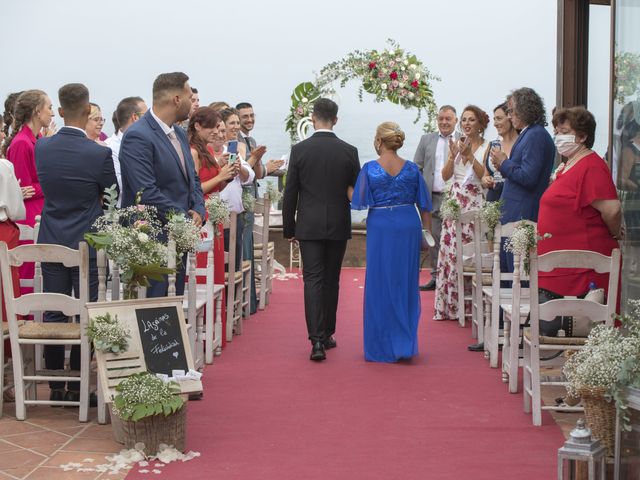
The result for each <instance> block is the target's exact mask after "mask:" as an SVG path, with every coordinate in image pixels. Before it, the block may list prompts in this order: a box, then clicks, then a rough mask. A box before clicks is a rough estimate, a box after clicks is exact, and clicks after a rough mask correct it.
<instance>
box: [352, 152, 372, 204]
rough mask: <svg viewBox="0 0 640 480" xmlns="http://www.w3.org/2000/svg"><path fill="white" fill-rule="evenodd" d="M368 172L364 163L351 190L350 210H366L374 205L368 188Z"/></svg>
mask: <svg viewBox="0 0 640 480" xmlns="http://www.w3.org/2000/svg"><path fill="white" fill-rule="evenodd" d="M368 172H369V168H368V164H367V163H365V164H364V167H362V169H361V170H360V174H359V175H358V180H357V181H356V186H355V187H354V188H353V197H352V198H351V209H352V210H366V209H367V208H369V207H371V206H373V205H375V201H374V200H373V195H372V193H371V188H370V187H369V174H368Z"/></svg>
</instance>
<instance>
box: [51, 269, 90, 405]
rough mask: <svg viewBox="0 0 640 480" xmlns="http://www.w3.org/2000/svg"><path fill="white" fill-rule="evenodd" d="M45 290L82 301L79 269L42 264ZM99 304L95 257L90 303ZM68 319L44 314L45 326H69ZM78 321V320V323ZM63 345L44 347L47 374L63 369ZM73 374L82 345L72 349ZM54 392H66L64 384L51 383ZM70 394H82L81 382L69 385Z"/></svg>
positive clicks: (52, 314)
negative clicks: (59, 324) (47, 324)
mask: <svg viewBox="0 0 640 480" xmlns="http://www.w3.org/2000/svg"><path fill="white" fill-rule="evenodd" d="M42 287H43V291H44V292H45V293H62V294H64V295H71V293H72V292H73V295H74V296H75V297H76V298H80V279H79V271H78V267H65V266H64V265H63V264H61V263H43V264H42ZM96 300H98V267H97V265H96V259H95V257H91V258H89V301H91V302H95V301H96ZM67 318H68V317H67V316H66V315H65V314H64V313H62V312H53V311H46V312H44V318H43V321H44V322H54V323H55V322H58V323H62V322H65V323H66V322H67ZM76 321H79V319H76ZM64 348H65V347H64V345H45V346H44V364H45V368H46V369H47V370H62V369H64ZM69 367H70V368H71V370H80V345H73V346H72V347H71V356H70V358H69ZM49 387H50V388H51V389H52V390H53V389H60V390H62V389H64V382H49ZM67 390H69V391H74V392H77V391H79V390H80V383H79V382H69V383H68V384H67Z"/></svg>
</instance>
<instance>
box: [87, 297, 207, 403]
mask: <svg viewBox="0 0 640 480" xmlns="http://www.w3.org/2000/svg"><path fill="white" fill-rule="evenodd" d="M87 310H88V312H89V318H93V317H96V316H98V315H104V314H106V313H107V312H108V313H110V314H111V316H112V317H113V316H117V317H118V321H119V322H120V323H121V324H122V325H123V326H124V327H125V328H126V329H128V330H129V333H130V335H131V338H130V339H129V347H128V348H127V351H126V352H123V353H118V354H115V353H101V352H97V351H96V361H97V364H98V376H99V381H100V385H101V386H102V392H103V394H104V399H105V402H107V403H109V402H111V401H112V399H113V396H114V395H115V387H116V386H117V385H118V384H119V383H120V382H121V381H122V380H123V379H124V378H126V377H128V376H129V375H133V374H135V373H138V372H145V371H150V372H153V373H163V374H166V375H168V376H169V377H171V376H173V370H184V371H185V372H188V371H189V370H193V369H194V368H195V367H194V362H193V357H192V355H191V346H190V344H189V336H188V335H187V323H186V321H185V318H184V310H183V306H182V297H161V298H147V299H141V300H119V301H110V302H96V303H88V304H87ZM179 385H180V390H181V391H182V392H183V393H194V392H201V391H202V382H201V381H200V380H199V379H198V380H196V379H189V380H186V381H181V382H179Z"/></svg>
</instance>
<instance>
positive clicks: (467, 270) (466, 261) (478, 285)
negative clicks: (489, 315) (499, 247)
mask: <svg viewBox="0 0 640 480" xmlns="http://www.w3.org/2000/svg"><path fill="white" fill-rule="evenodd" d="M474 232H478V233H474V235H473V243H470V244H466V245H463V272H464V275H465V276H469V275H471V336H472V337H473V338H476V339H477V340H478V343H484V308H483V304H482V288H483V287H485V286H491V273H492V266H493V255H494V254H493V250H492V249H491V248H490V246H489V243H488V242H487V240H486V233H487V225H486V224H485V223H484V222H482V220H481V219H480V215H477V216H476V219H475V222H474ZM478 259H480V261H478Z"/></svg>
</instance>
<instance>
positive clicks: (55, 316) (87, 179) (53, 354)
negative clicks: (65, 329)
mask: <svg viewBox="0 0 640 480" xmlns="http://www.w3.org/2000/svg"><path fill="white" fill-rule="evenodd" d="M58 98H59V100H60V108H59V110H58V112H59V113H60V116H61V117H62V118H63V119H64V127H62V128H61V129H60V131H59V132H58V133H57V134H56V135H54V136H52V137H48V138H47V137H45V138H41V139H40V140H38V142H37V143H36V147H35V161H36V167H37V170H38V178H39V179H40V186H41V187H42V192H43V194H44V208H43V210H42V220H41V222H40V233H39V235H38V243H53V244H56V245H64V246H66V247H69V248H73V249H77V248H78V243H79V242H80V241H82V240H84V234H85V232H88V231H89V230H91V226H92V224H93V222H94V221H95V220H96V218H98V217H99V216H101V215H102V194H103V192H104V190H105V189H106V188H108V187H111V186H112V185H115V184H116V174H115V171H114V169H113V160H112V158H111V150H110V149H109V148H108V147H104V146H101V145H99V144H97V143H96V142H94V141H92V140H90V139H89V138H87V135H86V134H85V132H84V127H85V125H86V124H87V120H88V118H89V112H90V111H91V105H90V104H89V90H87V87H85V86H84V85H82V84H80V83H70V84H68V85H64V86H63V87H62V88H60V90H59V91H58ZM42 276H43V290H44V291H45V292H53V293H63V294H65V295H71V292H72V290H73V292H74V294H75V296H76V297H79V294H80V292H79V279H78V268H77V267H75V268H68V267H65V266H64V265H62V264H61V263H43V264H42ZM89 298H90V300H91V301H96V300H97V299H98V272H97V266H96V253H95V250H93V249H90V256H89ZM44 321H45V322H66V321H67V317H66V316H65V315H64V314H62V313H61V312H45V314H44ZM44 358H45V365H46V368H47V369H52V370H60V369H63V368H64V346H58V345H47V346H45V347H44ZM70 363H71V370H79V369H80V349H79V348H78V346H77V345H74V347H73V348H72V350H71V358H70ZM49 386H50V388H51V394H50V398H51V400H65V401H78V399H79V393H78V391H79V389H80V386H79V385H78V383H77V382H69V383H68V384H67V392H66V393H65V392H64V382H49ZM94 402H95V397H94V398H92V403H94Z"/></svg>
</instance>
